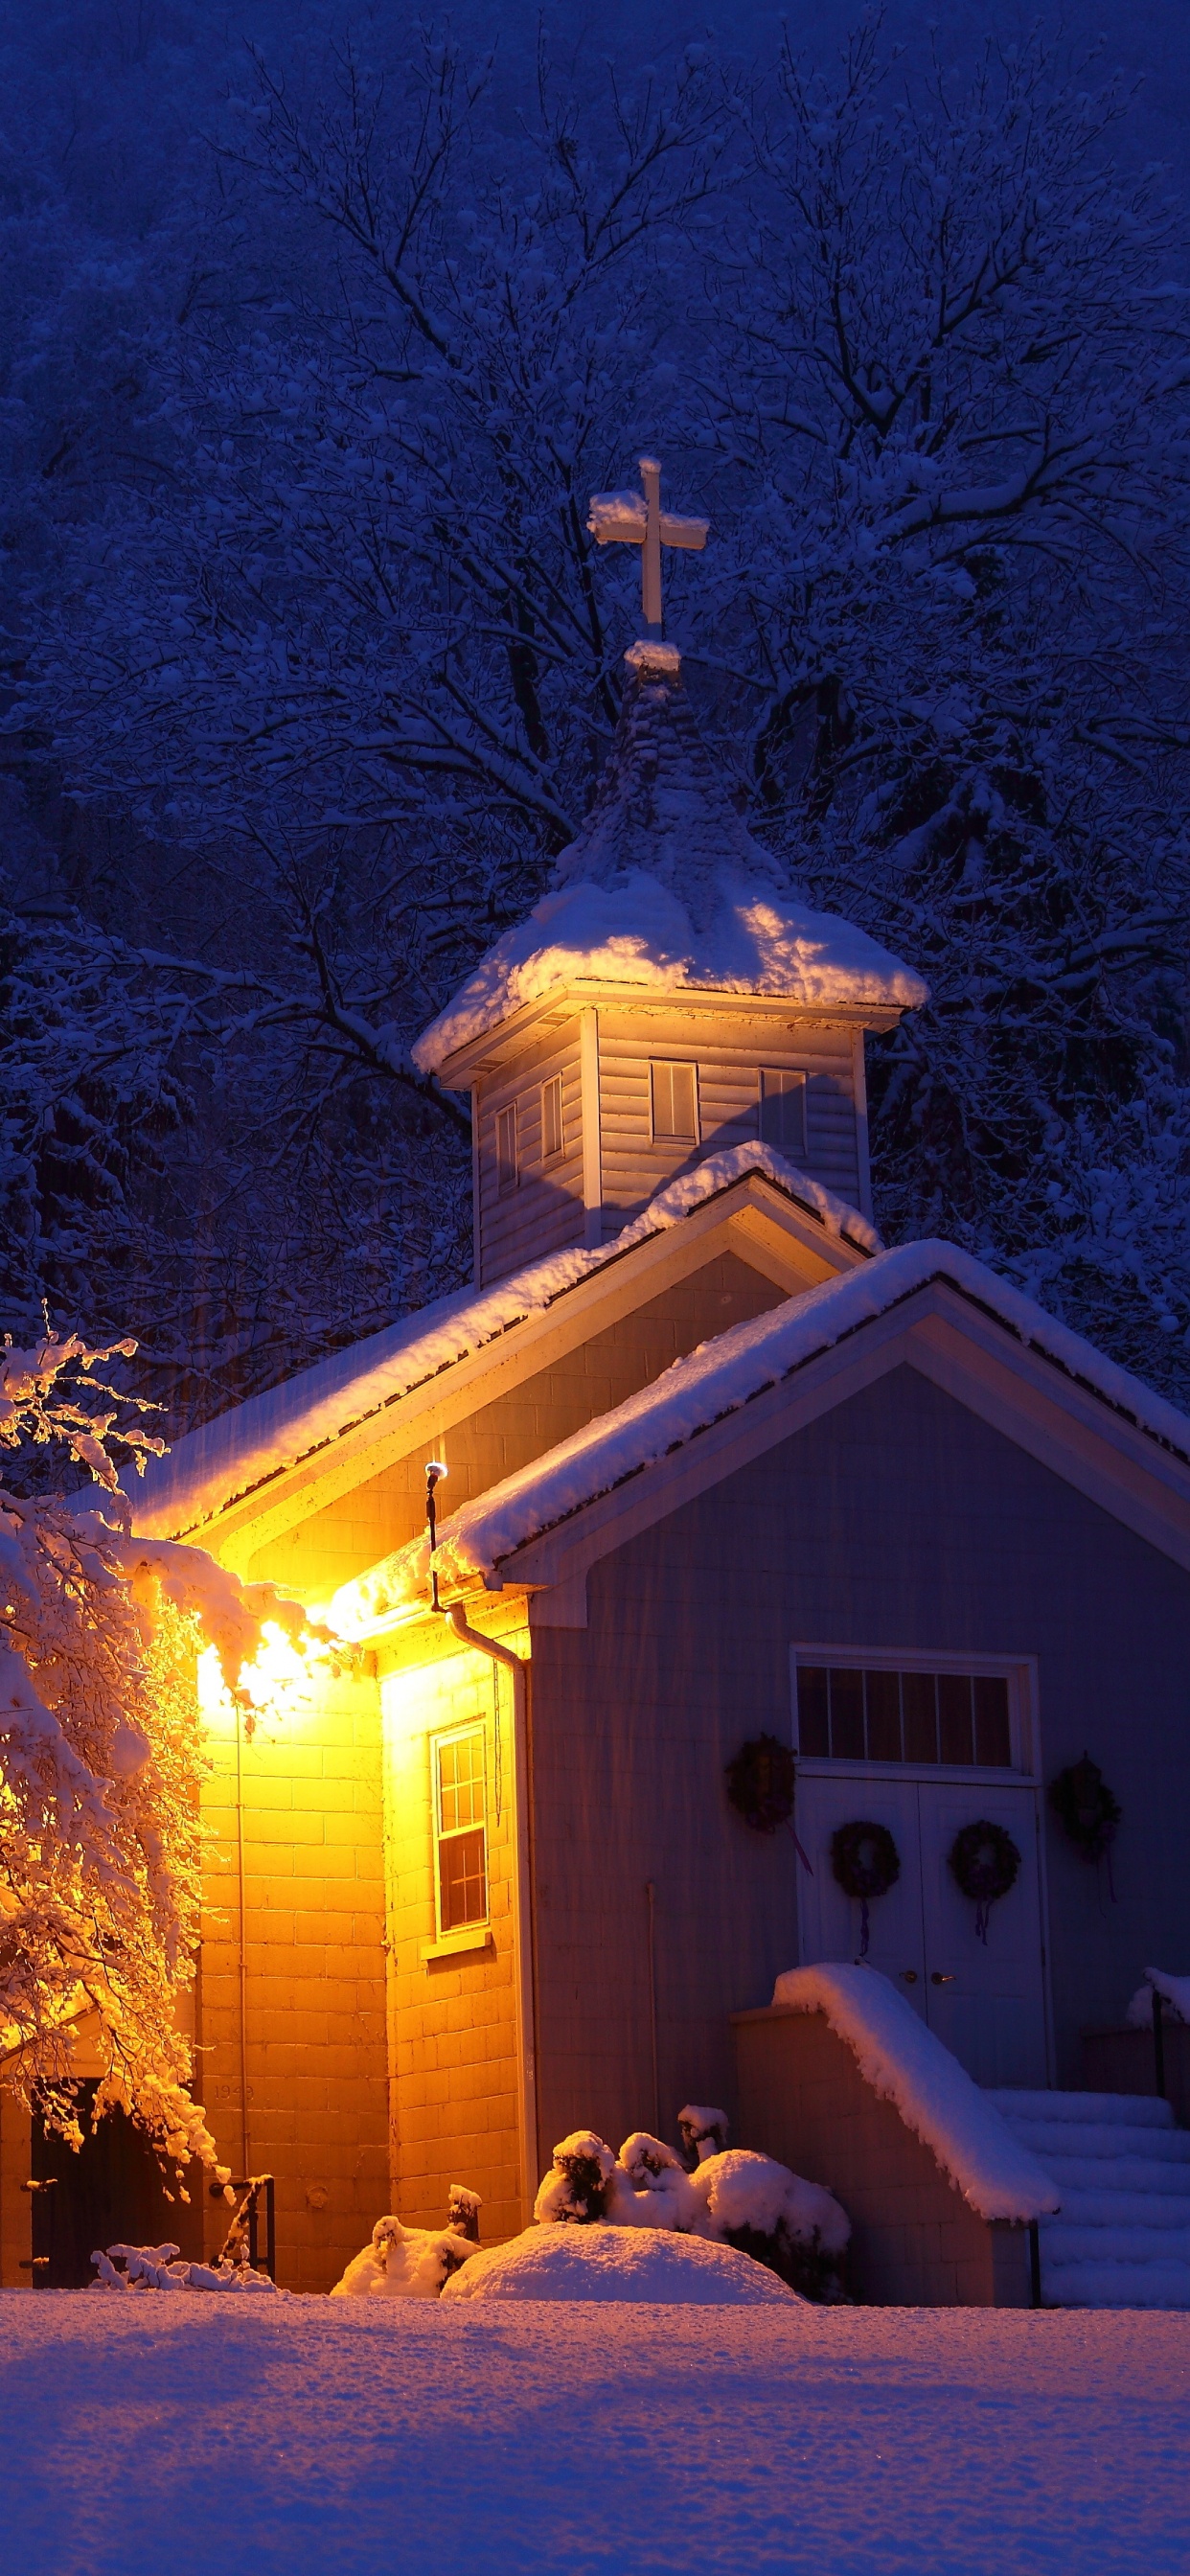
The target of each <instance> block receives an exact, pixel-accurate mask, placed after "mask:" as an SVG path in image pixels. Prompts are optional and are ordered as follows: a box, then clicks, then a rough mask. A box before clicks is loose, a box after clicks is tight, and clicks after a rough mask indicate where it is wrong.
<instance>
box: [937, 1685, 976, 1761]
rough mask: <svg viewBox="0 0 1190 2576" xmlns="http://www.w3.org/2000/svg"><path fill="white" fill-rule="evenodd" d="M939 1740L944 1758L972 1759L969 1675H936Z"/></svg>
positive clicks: (955, 1759) (946, 1759)
mask: <svg viewBox="0 0 1190 2576" xmlns="http://www.w3.org/2000/svg"><path fill="white" fill-rule="evenodd" d="M938 1744H939V1749H940V1757H941V1759H942V1761H943V1762H971V1761H973V1760H974V1751H973V1746H972V1738H971V1677H970V1675H969V1674H968V1673H939V1675H938Z"/></svg>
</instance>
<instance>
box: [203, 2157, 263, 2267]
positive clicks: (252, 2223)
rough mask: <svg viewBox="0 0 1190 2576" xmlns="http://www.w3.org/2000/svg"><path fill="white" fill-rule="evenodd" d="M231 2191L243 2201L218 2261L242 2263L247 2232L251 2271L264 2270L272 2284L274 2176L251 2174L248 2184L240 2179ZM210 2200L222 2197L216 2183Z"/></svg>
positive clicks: (229, 2229) (221, 2187)
mask: <svg viewBox="0 0 1190 2576" xmlns="http://www.w3.org/2000/svg"><path fill="white" fill-rule="evenodd" d="M230 2188H231V2190H232V2191H242V2192H243V2194H244V2197H243V2199H242V2201H241V2202H240V2205H239V2208H238V2209H237V2211H236V2213H235V2216H234V2218H233V2219H232V2222H231V2225H230V2227H229V2228H228V2231H227V2234H226V2236H225V2237H224V2240H223V2243H222V2245H221V2246H220V2248H219V2257H218V2259H219V2261H220V2262H221V2263H239V2262H242V2261H243V2249H244V2236H245V2230H246V2231H247V2239H248V2261H249V2263H250V2265H251V2267H252V2270H253V2271H254V2272H257V2271H262V2270H263V2271H265V2272H267V2273H268V2276H269V2279H270V2281H275V2280H276V2278H277V2187H276V2183H275V2181H274V2179H273V2176H272V2174H271V2173H269V2174H250V2175H249V2176H248V2178H247V2180H243V2179H241V2181H239V2182H233V2183H232V2184H231V2186H230ZM262 2192H263V2194H264V2262H263V2264H262V2263H261V2260H260V2196H261V2193H262ZM211 2197H212V2199H216V2198H218V2199H220V2200H221V2199H222V2197H223V2186H221V2185H220V2184H219V2183H212V2185H211Z"/></svg>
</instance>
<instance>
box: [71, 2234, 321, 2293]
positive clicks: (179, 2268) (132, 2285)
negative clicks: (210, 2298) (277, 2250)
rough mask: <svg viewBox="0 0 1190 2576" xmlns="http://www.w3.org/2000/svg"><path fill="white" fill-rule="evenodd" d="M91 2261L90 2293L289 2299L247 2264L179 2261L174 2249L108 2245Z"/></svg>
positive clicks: (264, 2273) (274, 2284)
mask: <svg viewBox="0 0 1190 2576" xmlns="http://www.w3.org/2000/svg"><path fill="white" fill-rule="evenodd" d="M91 2260H92V2262H93V2263H94V2265H95V2267H96V2270H97V2271H98V2274H99V2278H98V2280H97V2281H92V2283H91V2287H92V2289H93V2290H233V2291H236V2290H239V2291H254V2290H262V2291H266V2292H268V2293H270V2294H271V2296H272V2297H273V2298H275V2299H287V2298H289V2296H290V2292H289V2291H288V2290H279V2289H278V2287H277V2284H276V2282H275V2281H271V2280H270V2279H269V2276H268V2273H267V2272H256V2271H254V2270H253V2268H252V2266H251V2264H250V2263H224V2262H222V2261H220V2262H218V2263H192V2262H186V2261H179V2259H178V2247H177V2246H176V2245H109V2246H108V2249H107V2252H106V2254H93V2255H92V2256H91ZM118 2263H122V2264H123V2266H124V2269H123V2271H122V2272H120V2271H117V2269H116V2266H117V2264H118Z"/></svg>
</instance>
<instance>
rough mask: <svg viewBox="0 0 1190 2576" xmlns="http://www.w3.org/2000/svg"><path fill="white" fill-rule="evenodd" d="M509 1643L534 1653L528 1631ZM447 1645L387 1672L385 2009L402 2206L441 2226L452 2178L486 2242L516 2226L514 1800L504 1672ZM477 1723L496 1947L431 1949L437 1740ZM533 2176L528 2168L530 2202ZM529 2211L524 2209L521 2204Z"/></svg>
mask: <svg viewBox="0 0 1190 2576" xmlns="http://www.w3.org/2000/svg"><path fill="white" fill-rule="evenodd" d="M507 1643H508V1644H510V1645H511V1646H512V1647H513V1649H514V1651H515V1652H516V1653H518V1654H522V1655H523V1654H527V1652H528V1646H529V1638H528V1631H527V1629H524V1630H521V1631H516V1630H513V1631H509V1632H508V1634H507ZM445 1645H449V1646H450V1647H452V1648H453V1651H445V1646H442V1647H439V1645H438V1641H437V1640H435V1639H434V1638H433V1637H432V1636H431V1637H429V1638H427V1637H426V1635H425V1632H419V1635H418V1638H417V1641H416V1643H415V1644H413V1645H411V1646H410V1648H409V1649H407V1652H408V1653H409V1654H410V1655H411V1656H414V1657H417V1658H419V1659H420V1658H422V1657H425V1656H426V1655H427V1654H434V1653H435V1652H436V1650H437V1656H438V1659H437V1660H435V1661H432V1662H426V1661H423V1660H414V1661H411V1662H407V1663H405V1664H404V1666H403V1667H402V1666H401V1665H400V1664H397V1663H395V1662H390V1666H389V1669H388V1670H387V1671H385V1672H384V1674H383V1677H382V1681H381V1700H382V1704H383V1710H384V1774H385V1812H386V1828H387V1830H386V1871H387V1880H388V1906H389V1914H388V1921H389V2016H390V2031H391V2046H392V2062H393V2073H394V2085H393V2093H394V2102H393V2121H394V2129H395V2131H396V2133H397V2143H396V2162H395V2168H394V2169H395V2171H396V2173H397V2174H398V2175H399V2186H398V2200H397V2208H398V2212H399V2215H400V2216H401V2217H402V2218H404V2219H405V2220H406V2222H407V2223H409V2224H413V2225H417V2226H423V2227H425V2226H431V2227H440V2226H442V2225H443V2224H444V2221H445V2217H446V2205H447V2192H448V2189H449V2186H450V2184H451V2183H452V2182H461V2183H466V2184H467V2185H468V2187H469V2188H470V2189H471V2190H473V2191H478V2192H479V2193H480V2194H481V2195H482V2198H483V2204H484V2206H483V2212H482V2219H481V2231H482V2237H483V2241H484V2243H485V2244H492V2243H494V2242H496V2241H497V2240H498V2239H499V2238H501V2237H505V2236H511V2235H514V2234H515V2233H516V2231H517V2229H518V2228H519V2227H520V2226H521V2225H522V2223H523V2222H522V2216H521V2189H522V2177H521V2172H520V2142H519V2134H518V2107H517V2032H516V2016H515V1991H514V1989H515V1978H514V1962H513V1936H514V1907H513V1896H514V1890H513V1858H514V1851H515V1807H514V1778H513V1710H512V1689H511V1681H510V1676H509V1675H508V1673H507V1672H504V1673H502V1674H501V1675H500V1680H499V1720H498V1727H497V1709H496V1699H495V1684H494V1680H493V1667H492V1665H491V1664H490V1663H489V1662H488V1661H487V1659H486V1657H484V1656H482V1655H479V1654H477V1653H474V1652H471V1651H468V1650H466V1649H461V1648H457V1647H454V1641H453V1639H450V1638H449V1636H447V1639H446V1641H445ZM471 1725H482V1727H483V1728H484V1733H485V1744H486V1755H487V1813H488V1864H489V1878H490V1913H491V1925H490V1943H491V1946H490V1947H489V1948H487V1949H483V1950H480V1951H479V1952H477V1953H475V1954H470V1953H469V1954H467V1955H465V1956H459V1955H454V1956H447V1957H443V1958H432V1957H427V1956H426V1952H427V1949H429V1948H431V1947H432V1945H433V1943H434V1939H435V1931H436V1924H435V1910H434V1840H433V1801H432V1788H431V1776H430V1739H431V1737H432V1736H433V1735H435V1734H437V1733H438V1732H440V1731H444V1730H446V1729H449V1728H453V1727H459V1726H471ZM537 2179H538V2177H537V2176H536V2174H533V2175H531V2176H530V2178H529V2192H528V2200H529V2204H530V2206H531V2203H532V2198H533V2192H534V2190H535V2189H536V2184H537ZM526 2215H527V2212H526Z"/></svg>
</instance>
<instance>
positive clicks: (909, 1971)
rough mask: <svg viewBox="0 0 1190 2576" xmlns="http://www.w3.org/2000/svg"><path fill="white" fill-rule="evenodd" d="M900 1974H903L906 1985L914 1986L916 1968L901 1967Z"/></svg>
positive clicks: (915, 1982)
mask: <svg viewBox="0 0 1190 2576" xmlns="http://www.w3.org/2000/svg"><path fill="white" fill-rule="evenodd" d="M901 1975H902V1976H903V1978H904V1980H905V1983H906V1985H907V1986H915V1985H916V1984H917V1970H916V1968H902V1970H901Z"/></svg>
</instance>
